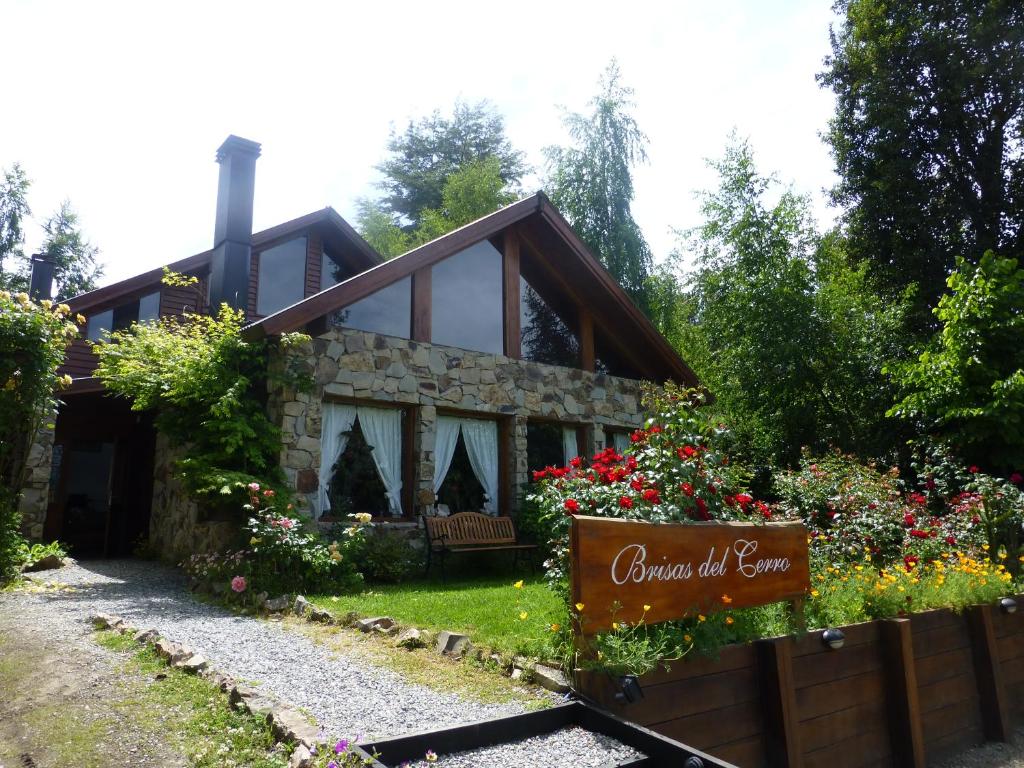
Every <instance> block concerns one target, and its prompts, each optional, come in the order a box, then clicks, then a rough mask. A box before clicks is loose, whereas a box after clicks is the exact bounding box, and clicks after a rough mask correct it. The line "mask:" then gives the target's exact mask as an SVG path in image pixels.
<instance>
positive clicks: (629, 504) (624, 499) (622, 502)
mask: <svg viewBox="0 0 1024 768" xmlns="http://www.w3.org/2000/svg"><path fill="white" fill-rule="evenodd" d="M619 506H620V507H622V508H623V509H632V508H633V500H632V499H631V498H629V496H620V497H619Z"/></svg>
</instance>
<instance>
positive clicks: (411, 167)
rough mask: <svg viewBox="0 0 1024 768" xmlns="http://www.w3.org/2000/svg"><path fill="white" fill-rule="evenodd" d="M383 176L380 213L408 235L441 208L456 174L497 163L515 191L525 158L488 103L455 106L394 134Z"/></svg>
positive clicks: (506, 182) (505, 184)
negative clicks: (491, 160) (427, 214)
mask: <svg viewBox="0 0 1024 768" xmlns="http://www.w3.org/2000/svg"><path fill="white" fill-rule="evenodd" d="M388 152H389V156H388V157H387V159H385V160H384V162H382V163H381V164H380V165H379V166H377V169H378V170H379V171H380V172H381V173H382V174H384V180H383V181H382V182H381V188H382V190H383V192H384V196H383V198H382V199H381V201H380V208H381V210H382V211H383V212H384V213H386V214H389V215H390V216H391V217H392V218H394V219H395V220H396V221H397V223H398V224H399V225H400V226H402V227H403V228H405V229H407V230H412V229H415V228H416V227H418V226H419V225H420V224H422V219H423V212H424V211H426V210H437V209H440V208H441V207H442V205H443V200H442V196H443V193H444V188H445V184H446V183H447V182H448V180H449V179H450V178H451V176H453V175H454V174H455V173H457V172H458V171H459V170H461V169H464V168H466V167H467V166H469V165H471V164H472V163H475V162H478V161H481V160H483V159H485V158H488V157H493V158H496V159H497V161H498V167H499V169H500V171H499V172H500V175H501V179H502V182H503V185H502V186H503V187H505V188H507V189H510V190H512V191H515V190H517V189H518V187H519V183H520V182H521V181H522V178H523V176H524V175H525V174H526V172H527V170H528V166H527V164H526V160H525V158H524V155H523V153H522V152H520V151H519V150H517V149H515V148H514V147H513V146H512V142H511V141H509V139H508V137H507V136H506V135H505V120H504V118H503V117H502V116H501V115H500V114H499V113H498V112H497V111H496V110H495V108H494V106H493V105H492V104H490V103H489V102H487V101H481V102H478V103H476V104H467V103H465V102H461V101H460V102H456V104H455V108H454V109H453V111H452V114H451V116H450V117H448V116H445V115H442V114H441V113H440V111H435V112H434V113H433V114H431V115H430V116H428V117H425V118H422V119H420V120H417V121H410V122H409V125H408V126H407V127H406V129H405V131H404V132H402V133H400V134H398V133H394V132H392V134H391V138H390V139H389V141H388Z"/></svg>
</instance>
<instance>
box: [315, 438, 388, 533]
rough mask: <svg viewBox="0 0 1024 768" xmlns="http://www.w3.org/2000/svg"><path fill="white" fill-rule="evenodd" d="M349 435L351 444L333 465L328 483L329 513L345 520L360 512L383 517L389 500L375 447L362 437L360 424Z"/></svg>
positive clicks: (348, 444)
mask: <svg viewBox="0 0 1024 768" xmlns="http://www.w3.org/2000/svg"><path fill="white" fill-rule="evenodd" d="M346 434H347V436H348V442H347V443H346V445H345V450H343V451H342V452H341V455H340V456H339V457H338V460H337V461H336V462H335V463H334V466H333V468H332V469H333V471H332V473H331V479H330V482H329V483H328V489H327V496H328V498H329V499H330V510H329V514H330V515H331V517H336V518H340V519H342V520H347V519H348V517H347V516H348V515H352V514H355V513H357V512H369V513H370V514H371V515H373V516H374V517H383V516H385V515H387V514H388V497H387V491H386V490H385V489H384V483H383V482H381V479H380V475H379V474H378V473H377V468H376V467H375V466H374V464H373V448H371V447H370V446H369V445H368V444H367V442H366V438H365V437H363V430H362V429H361V428H360V426H359V422H358V421H357V422H356V423H355V424H353V425H352V428H351V429H350V430H349V431H348V432H347V433H346Z"/></svg>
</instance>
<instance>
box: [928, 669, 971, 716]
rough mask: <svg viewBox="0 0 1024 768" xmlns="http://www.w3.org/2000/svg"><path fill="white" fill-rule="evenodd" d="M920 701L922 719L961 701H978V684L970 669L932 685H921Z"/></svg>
mask: <svg viewBox="0 0 1024 768" xmlns="http://www.w3.org/2000/svg"><path fill="white" fill-rule="evenodd" d="M917 695H918V700H919V701H920V702H921V717H922V718H923V717H925V716H926V715H927V714H928V713H929V712H934V711H935V710H937V709H942V708H943V707H948V706H950V705H951V704H955V703H957V702H961V701H968V700H977V698H978V684H977V683H976V682H975V680H974V675H973V674H971V669H970V667H968V668H966V669H962V670H961V674H959V675H956V676H954V677H947V678H946V679H945V680H939V681H938V682H936V683H932V684H931V685H920V686H918V689H917Z"/></svg>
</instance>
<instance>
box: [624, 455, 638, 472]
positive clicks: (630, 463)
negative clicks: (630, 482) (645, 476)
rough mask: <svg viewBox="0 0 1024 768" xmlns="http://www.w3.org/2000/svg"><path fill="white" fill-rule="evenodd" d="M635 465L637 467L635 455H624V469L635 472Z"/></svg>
mask: <svg viewBox="0 0 1024 768" xmlns="http://www.w3.org/2000/svg"><path fill="white" fill-rule="evenodd" d="M636 467H637V464H636V456H627V457H626V469H628V470H629V471H630V472H635V471H636Z"/></svg>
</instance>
